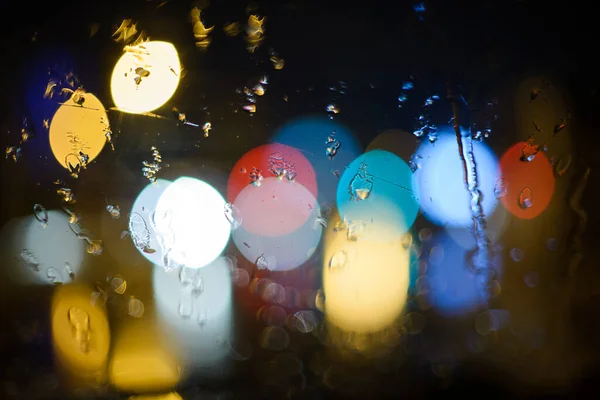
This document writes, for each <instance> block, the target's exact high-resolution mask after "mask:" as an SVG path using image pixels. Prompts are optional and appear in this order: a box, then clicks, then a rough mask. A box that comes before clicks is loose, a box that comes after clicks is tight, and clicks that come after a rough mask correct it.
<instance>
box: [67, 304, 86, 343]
mask: <svg viewBox="0 0 600 400" xmlns="http://www.w3.org/2000/svg"><path fill="white" fill-rule="evenodd" d="M68 320H69V323H70V325H71V332H72V334H73V339H75V340H76V342H77V345H78V346H77V347H78V350H79V351H80V352H81V353H87V352H88V351H89V343H90V338H91V335H90V316H89V314H88V313H86V312H85V311H83V310H82V309H80V308H78V307H71V308H70V309H69V313H68Z"/></svg>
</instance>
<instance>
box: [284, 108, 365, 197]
mask: <svg viewBox="0 0 600 400" xmlns="http://www.w3.org/2000/svg"><path fill="white" fill-rule="evenodd" d="M332 134H333V136H332ZM331 136H332V137H333V138H335V140H336V141H337V142H339V144H340V147H339V148H338V150H337V153H336V154H335V155H334V156H333V157H329V156H328V155H327V147H330V146H331V143H327V142H328V138H329V137H331ZM272 141H273V142H276V143H281V144H285V145H287V146H291V147H293V148H295V149H297V150H299V151H301V152H302V153H303V154H304V155H305V156H306V158H307V159H308V161H310V164H311V165H312V167H313V168H314V171H315V173H316V177H317V183H318V187H319V196H318V197H317V199H318V201H319V203H321V204H324V202H327V203H331V204H333V203H334V201H335V196H336V187H337V183H338V180H339V178H338V177H339V176H340V175H341V174H342V173H343V172H344V169H345V168H346V166H347V165H348V164H350V163H351V162H352V160H354V159H355V158H356V157H357V156H358V155H359V154H360V153H362V148H361V146H360V144H359V142H358V140H357V139H356V138H355V137H354V135H352V133H350V131H348V130H347V129H346V128H345V127H344V126H343V125H342V124H340V123H338V122H336V121H334V120H331V119H329V118H328V117H322V116H308V117H301V118H297V119H295V120H292V121H290V122H288V123H286V124H284V125H283V126H282V127H280V128H278V129H277V131H276V132H275V134H274V135H273V137H272ZM307 188H308V189H309V190H310V186H307Z"/></svg>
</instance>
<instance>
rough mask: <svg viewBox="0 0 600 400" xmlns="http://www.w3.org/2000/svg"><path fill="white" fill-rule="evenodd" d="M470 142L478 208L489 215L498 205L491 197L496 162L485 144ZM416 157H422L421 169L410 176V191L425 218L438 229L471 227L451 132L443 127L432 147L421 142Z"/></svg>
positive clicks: (459, 166)
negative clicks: (475, 169)
mask: <svg viewBox="0 0 600 400" xmlns="http://www.w3.org/2000/svg"><path fill="white" fill-rule="evenodd" d="M472 143H473V154H474V156H475V163H476V165H477V182H478V189H479V191H480V192H481V195H482V199H481V205H482V207H483V212H484V214H485V215H486V216H488V215H490V214H491V213H492V212H493V211H494V209H495V208H496V205H497V204H498V200H497V199H496V196H495V194H494V186H495V183H496V180H497V179H498V177H499V176H500V170H499V167H498V160H497V159H496V157H495V156H494V153H493V152H492V151H491V150H490V149H489V148H488V147H487V146H486V145H485V144H484V143H481V142H478V141H475V140H474V141H472ZM415 154H418V155H419V156H421V158H420V159H419V162H420V164H421V166H420V168H419V169H417V170H416V171H415V173H414V174H413V188H414V190H415V192H416V193H417V195H418V197H419V199H420V203H421V204H420V205H421V210H422V211H423V214H424V215H425V217H426V218H427V219H428V220H430V221H431V222H433V223H434V224H436V225H441V226H451V227H455V226H471V225H472V215H471V211H470V204H471V195H470V193H469V192H468V190H467V187H466V185H465V176H464V175H465V174H464V168H463V163H462V160H461V158H460V155H459V152H458V146H457V143H456V136H455V135H454V133H453V132H452V131H451V130H449V129H448V128H445V129H444V132H443V133H441V134H440V136H439V138H438V140H437V141H436V142H435V143H434V144H431V143H429V142H423V143H422V144H421V146H419V148H418V149H417V151H416V153H415Z"/></svg>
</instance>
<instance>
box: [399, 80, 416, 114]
mask: <svg viewBox="0 0 600 400" xmlns="http://www.w3.org/2000/svg"><path fill="white" fill-rule="evenodd" d="M414 87H415V86H414V84H413V83H412V82H411V81H407V82H404V83H403V84H402V91H401V92H400V94H399V95H398V108H402V107H403V105H404V103H405V102H406V101H407V100H408V92H409V91H411V90H412V89H413V88H414Z"/></svg>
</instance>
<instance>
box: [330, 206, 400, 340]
mask: <svg viewBox="0 0 600 400" xmlns="http://www.w3.org/2000/svg"><path fill="white" fill-rule="evenodd" d="M339 221H340V218H339V217H337V219H335V220H333V221H331V223H330V224H329V227H328V228H327V231H326V234H325V244H324V250H323V288H324V291H325V295H326V300H325V316H326V318H327V321H328V322H330V323H332V324H333V325H335V326H337V327H338V328H341V329H342V330H344V331H350V332H358V333H366V332H377V331H380V330H382V329H384V328H386V327H388V326H389V325H391V324H392V323H393V321H394V320H395V319H396V318H397V317H398V316H399V315H400V313H401V312H402V309H403V308H404V305H405V302H406V298H407V291H408V286H409V279H410V276H409V275H410V274H409V252H408V251H407V250H406V249H405V248H404V247H403V246H402V244H401V243H400V241H399V240H387V241H384V240H381V241H375V240H370V241H365V240H355V241H351V240H348V239H347V237H346V235H344V234H343V233H342V232H336V231H335V229H334V226H335V224H336V222H339ZM381 224H385V221H383V222H382V223H381Z"/></svg>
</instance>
